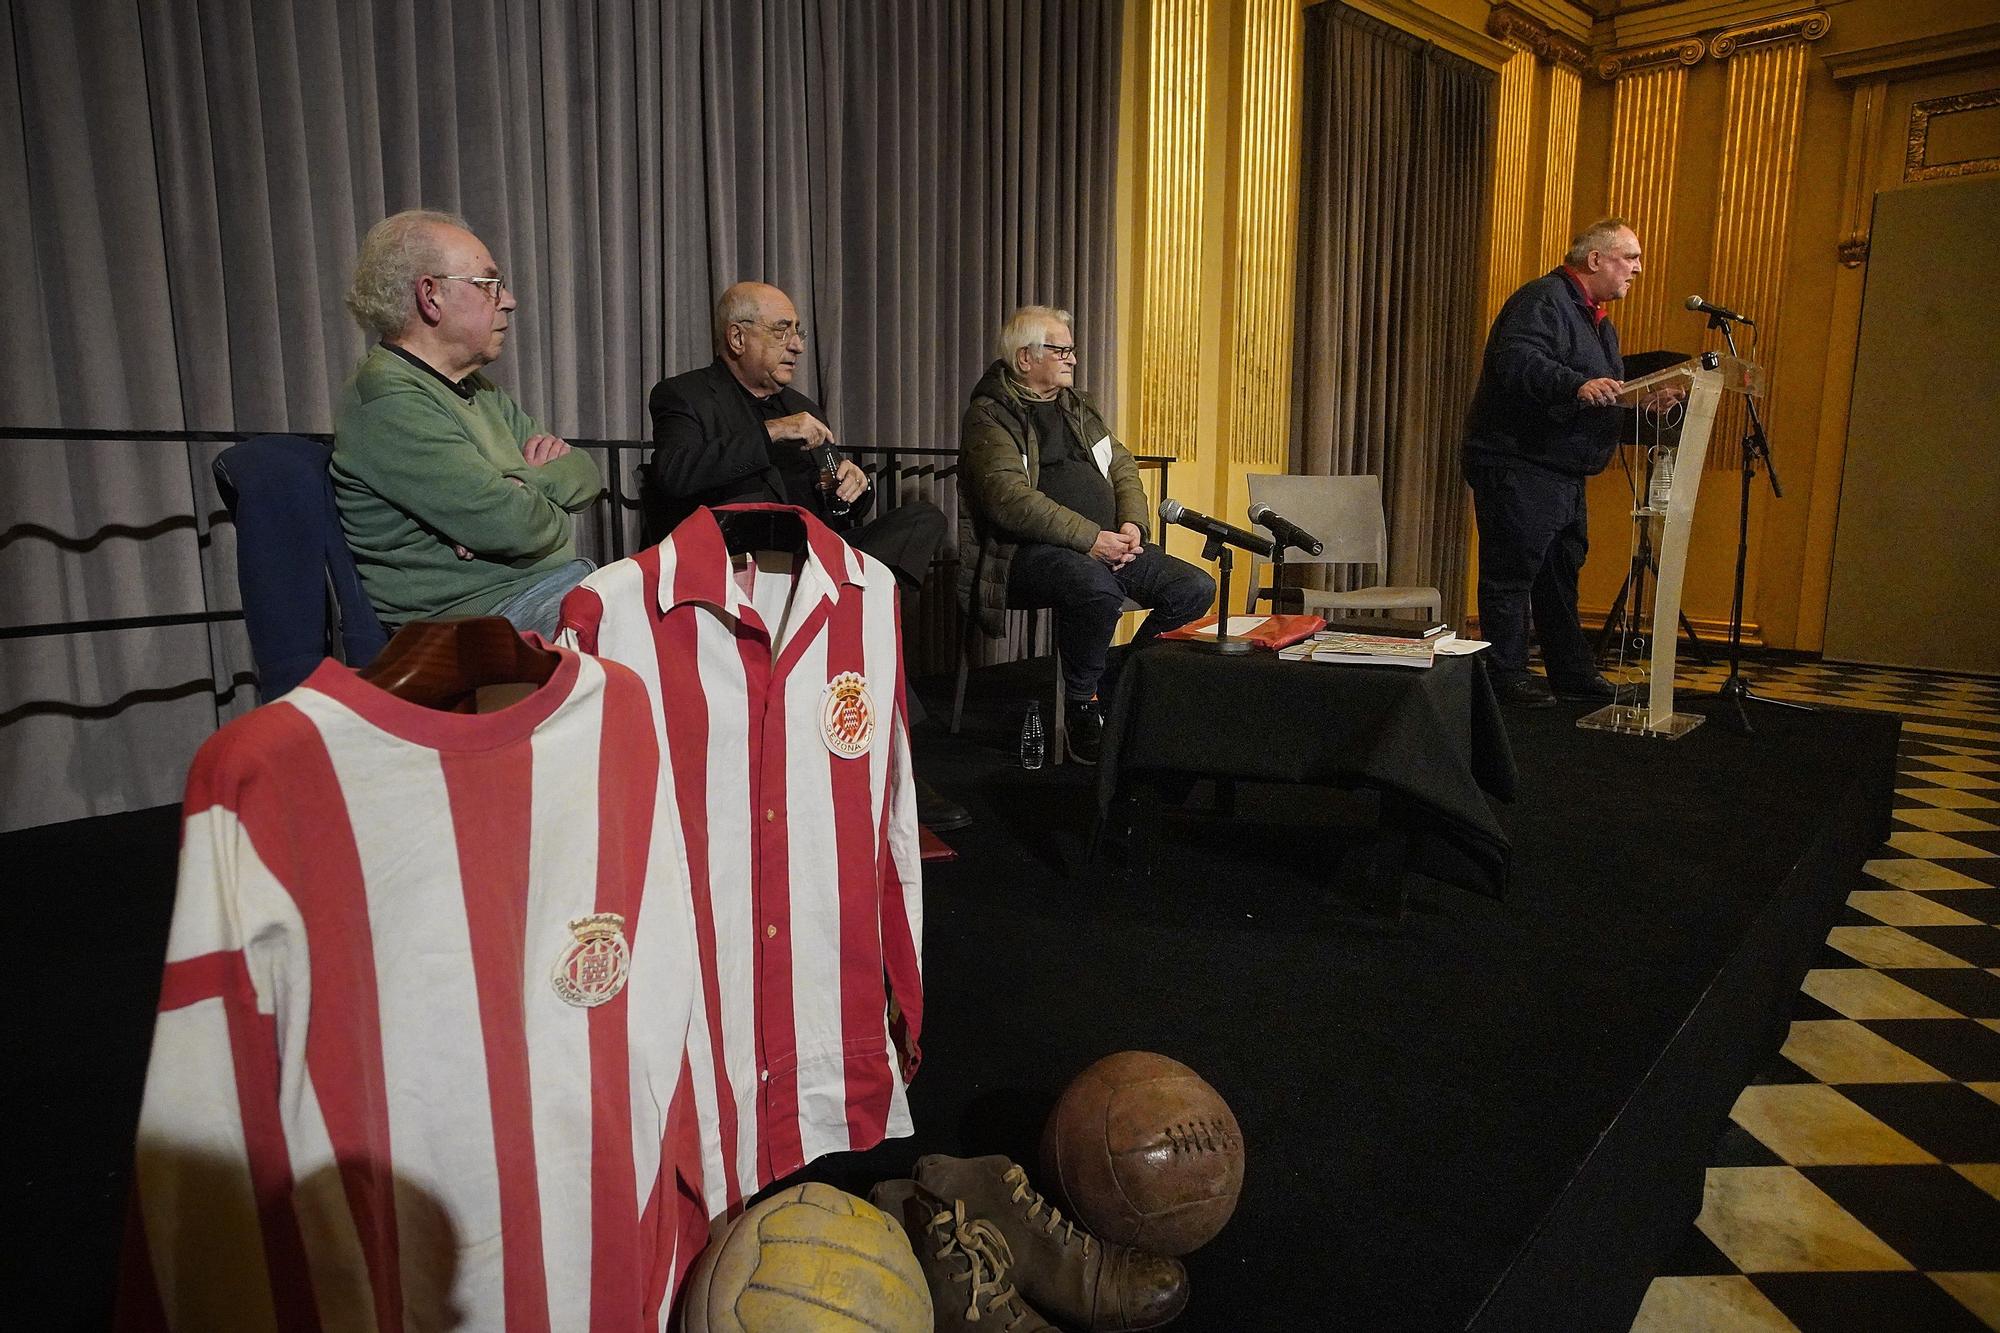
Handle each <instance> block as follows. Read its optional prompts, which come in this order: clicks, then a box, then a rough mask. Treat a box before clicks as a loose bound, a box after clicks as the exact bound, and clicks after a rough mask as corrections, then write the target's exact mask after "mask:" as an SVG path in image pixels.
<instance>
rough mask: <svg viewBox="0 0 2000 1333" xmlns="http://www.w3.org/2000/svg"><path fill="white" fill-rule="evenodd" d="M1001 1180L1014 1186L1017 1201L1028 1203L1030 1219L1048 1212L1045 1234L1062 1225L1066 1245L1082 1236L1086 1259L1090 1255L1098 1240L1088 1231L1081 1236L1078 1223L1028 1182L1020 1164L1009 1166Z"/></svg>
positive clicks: (1053, 1231) (1063, 1240)
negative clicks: (1064, 1214) (1077, 1226)
mask: <svg viewBox="0 0 2000 1333" xmlns="http://www.w3.org/2000/svg"><path fill="white" fill-rule="evenodd" d="M1000 1181H1001V1183H1002V1184H1005V1185H1012V1186H1013V1187H1014V1195H1013V1198H1014V1202H1015V1203H1025V1204H1027V1205H1028V1220H1029V1221H1030V1222H1033V1221H1034V1220H1035V1219H1036V1217H1037V1216H1038V1215H1039V1214H1041V1213H1044V1212H1046V1213H1047V1214H1048V1219H1047V1220H1046V1221H1044V1222H1043V1223H1042V1231H1043V1233H1044V1234H1045V1235H1050V1236H1053V1235H1055V1234H1056V1228H1057V1227H1061V1228H1062V1243H1063V1244H1064V1245H1071V1244H1074V1243H1075V1242H1076V1241H1077V1240H1078V1239H1079V1238H1080V1239H1081V1240H1082V1241H1083V1255H1084V1257H1085V1258H1086V1259H1087V1258H1089V1257H1090V1252H1091V1251H1092V1250H1093V1249H1095V1248H1096V1245H1097V1242H1096V1241H1095V1240H1094V1239H1093V1238H1092V1237H1091V1235H1090V1233H1089V1232H1087V1231H1086V1232H1083V1233H1081V1236H1080V1237H1079V1233H1078V1232H1077V1229H1076V1225H1075V1224H1074V1223H1073V1222H1071V1221H1070V1220H1069V1219H1068V1218H1066V1217H1064V1216H1063V1215H1062V1212H1061V1210H1060V1209H1058V1208H1057V1207H1056V1206H1055V1205H1054V1204H1052V1203H1050V1202H1049V1201H1048V1200H1047V1199H1044V1198H1043V1197H1042V1196H1041V1195H1040V1194H1038V1193H1037V1192H1036V1191H1035V1189H1034V1187H1033V1186H1031V1185H1030V1184H1028V1173H1027V1172H1026V1171H1024V1170H1022V1169H1021V1168H1020V1167H1018V1166H1010V1167H1008V1168H1007V1174H1006V1175H1004V1176H1002V1177H1000Z"/></svg>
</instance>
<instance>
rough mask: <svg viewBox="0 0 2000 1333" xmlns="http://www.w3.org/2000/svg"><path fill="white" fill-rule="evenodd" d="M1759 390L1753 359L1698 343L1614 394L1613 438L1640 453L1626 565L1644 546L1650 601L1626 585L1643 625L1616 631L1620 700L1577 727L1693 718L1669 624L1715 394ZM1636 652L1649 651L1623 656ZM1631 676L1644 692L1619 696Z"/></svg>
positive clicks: (1677, 727)
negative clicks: (1678, 685) (1680, 699)
mask: <svg viewBox="0 0 2000 1333" xmlns="http://www.w3.org/2000/svg"><path fill="white" fill-rule="evenodd" d="M1763 389H1764V377H1763V371H1762V369H1761V368H1759V367H1758V366H1756V365H1755V364H1753V363H1751V362H1749V361H1742V360H1738V359H1737V358H1736V357H1733V356H1723V355H1720V354H1718V353H1715V352H1705V353H1703V354H1702V355H1701V356H1699V357H1696V358H1695V359H1693V360H1691V361H1683V362H1681V363H1680V364H1679V365H1677V366H1669V367H1667V368H1666V369H1665V370H1661V371H1656V372H1654V373H1653V374H1651V375H1648V376H1646V377H1645V378H1643V379H1636V380H1629V381H1627V382H1626V385H1625V389H1624V392H1623V393H1621V394H1619V396H1618V405H1619V408H1620V410H1621V411H1623V412H1625V413H1626V414H1627V420H1626V421H1625V422H1624V423H1622V425H1621V427H1620V429H1621V431H1623V432H1625V433H1624V434H1622V435H1621V437H1620V438H1621V439H1622V440H1623V441H1624V442H1625V443H1626V444H1630V445H1636V446H1637V448H1638V451H1639V453H1640V454H1641V455H1642V456H1643V458H1644V460H1645V471H1644V477H1643V483H1642V485H1641V488H1640V491H1639V503H1638V505H1637V506H1636V507H1635V508H1634V509H1633V511H1632V548H1633V551H1634V553H1635V560H1634V566H1633V567H1634V568H1635V569H1637V568H1639V567H1640V566H1639V564H1638V555H1637V553H1638V552H1640V551H1641V550H1642V549H1643V548H1644V547H1646V546H1648V545H1650V547H1651V549H1652V551H1653V553H1654V559H1655V560H1656V561H1657V573H1656V574H1655V575H1654V578H1653V598H1652V604H1651V606H1650V607H1648V606H1647V605H1646V601H1645V599H1644V597H1643V596H1641V595H1639V594H1640V590H1639V589H1636V588H1635V589H1633V594H1634V596H1633V603H1634V605H1635V606H1636V607H1637V608H1638V610H1639V615H1640V618H1641V620H1642V621H1643V622H1644V623H1645V624H1646V625H1647V626H1649V627H1650V631H1649V632H1645V633H1640V634H1636V635H1621V636H1620V642H1619V662H1618V665H1617V668H1616V669H1615V670H1614V671H1613V673H1612V674H1613V675H1614V677H1615V678H1617V679H1618V680H1619V683H1620V685H1621V688H1620V690H1619V698H1618V701H1617V702H1614V703H1611V704H1608V705H1606V706H1605V707H1603V708H1600V709H1598V710H1597V711H1596V712H1594V713H1588V714H1586V715H1584V716H1583V717H1581V718H1578V719H1577V723H1576V724H1577V725H1578V726H1579V727H1583V728H1585V729H1586V730H1590V731H1615V732H1620V733H1622V734H1625V735H1629V736H1657V737H1663V738H1665V739H1668V740H1673V739H1675V738H1677V737H1680V736H1685V735H1686V734H1687V733H1688V732H1690V731H1693V730H1694V729H1695V728H1696V727H1698V726H1700V725H1701V723H1702V720H1703V719H1702V718H1701V717H1700V715H1699V714H1695V713H1676V712H1675V711H1674V652H1675V649H1676V647H1677V646H1678V640H1679V637H1680V636H1679V634H1678V633H1677V632H1676V628H1675V627H1676V626H1678V625H1679V624H1680V617H1681V580H1682V579H1683V578H1685V577H1686V575H1687V555H1688V537H1689V535H1690V533H1691V532H1692V531H1693V529H1694V506H1695V498H1696V496H1697V494H1698V493H1699V492H1700V490H1701V470H1702V464H1703V462H1704V460H1705V459H1706V458H1707V455H1708V436H1709V431H1710V430H1711V429H1713V427H1714V425H1715V413H1716V409H1717V408H1718V407H1719V406H1720V405H1721V402H1722V395H1723V394H1725V393H1747V394H1751V395H1760V394H1762V393H1763ZM1648 563H1649V564H1651V563H1652V562H1648ZM1635 653H1645V654H1647V656H1641V657H1634V658H1633V660H1627V657H1628V654H1635ZM1635 676H1643V678H1644V681H1643V686H1642V687H1641V688H1640V689H1639V690H1637V691H1636V694H1638V695H1642V696H1643V697H1639V698H1636V700H1635V701H1633V702H1627V701H1626V700H1627V697H1628V694H1632V693H1635V692H1634V691H1633V690H1632V687H1631V685H1630V684H1629V683H1628V682H1631V681H1632V680H1633V678H1634V677H1635Z"/></svg>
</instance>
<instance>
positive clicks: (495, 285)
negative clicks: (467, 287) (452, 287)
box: [430, 273, 507, 305]
mask: <svg viewBox="0 0 2000 1333" xmlns="http://www.w3.org/2000/svg"><path fill="white" fill-rule="evenodd" d="M430 276H431V277H433V278H436V279H437V280H438V281H439V282H469V283H471V284H472V285H473V286H475V287H479V288H483V289H484V290H485V292H486V297H487V299H488V300H490V301H491V302H493V304H494V305H499V304H500V292H501V291H502V289H504V288H505V287H506V286H507V279H505V278H475V277H473V276H471V275H470V274H466V273H433V274H431V275H430Z"/></svg>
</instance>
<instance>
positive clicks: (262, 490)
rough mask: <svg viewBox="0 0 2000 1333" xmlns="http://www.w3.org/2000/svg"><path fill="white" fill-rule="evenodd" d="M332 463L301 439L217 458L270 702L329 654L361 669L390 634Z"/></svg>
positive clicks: (249, 445) (260, 443)
mask: <svg viewBox="0 0 2000 1333" xmlns="http://www.w3.org/2000/svg"><path fill="white" fill-rule="evenodd" d="M327 457H328V451H327V447H326V446H325V445H323V444H316V443H314V442H313V441H311V440H308V439H305V438H303V437H301V436H297V435H259V436H257V437H255V438H254V439H249V440H245V441H243V442H242V443H241V444H233V445H231V446H230V447H229V448H227V449H225V450H223V451H222V453H221V454H220V455H219V456H218V457H217V458H216V460H215V479H216V482H217V484H218V485H219V486H220V487H221V490H222V498H223V501H224V503H226V504H227V505H228V506H229V512H230V513H231V514H232V515H234V516H235V519H236V585H237V589H238V591H239V592H240V593H241V594H242V597H243V620H244V622H245V625H246V626H247V628H248V629H249V631H250V655H251V656H252V657H253V658H255V659H256V662H257V693H258V694H259V696H260V697H261V698H262V700H263V702H265V703H269V702H271V700H273V699H275V698H277V697H278V696H279V695H281V694H283V693H285V692H286V691H287V690H289V689H291V688H292V687H293V686H295V685H297V684H298V683H299V682H300V681H302V680H304V679H305V678H306V677H307V676H309V675H311V674H312V670H313V668H314V667H316V666H318V665H319V664H320V662H321V661H322V660H323V659H324V658H325V657H326V656H327V652H328V649H329V648H332V647H337V648H338V649H339V652H340V656H341V660H342V661H344V662H346V663H347V664H348V665H349V666H355V667H361V666H366V665H367V664H368V662H369V661H370V660H371V659H372V658H373V657H374V656H375V654H376V653H378V652H380V651H381V649H382V645H383V642H384V641H385V639H386V638H387V636H386V635H385V634H384V633H383V630H382V622H381V621H380V620H378V619H377V618H376V616H375V608H374V607H372V606H370V605H369V604H368V597H367V594H365V593H363V592H362V590H361V579H360V576H359V575H357V574H356V573H355V572H354V555H353V553H352V552H350V551H349V550H348V549H347V542H346V539H345V538H343V537H342V536H341V533H340V516H339V515H338V514H337V513H335V512H334V507H333V483H332V482H331V481H329V480H328V479H327V475H326V463H327ZM330 621H331V622H333V623H332V624H329V622H330ZM336 626H337V630H338V635H337V638H336V636H335V634H334V633H333V630H334V628H335V627H336Z"/></svg>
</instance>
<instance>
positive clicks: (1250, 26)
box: [1229, 0, 1299, 467]
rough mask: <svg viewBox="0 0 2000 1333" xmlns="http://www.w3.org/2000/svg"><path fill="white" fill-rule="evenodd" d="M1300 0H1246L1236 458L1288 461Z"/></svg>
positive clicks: (1233, 405)
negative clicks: (1297, 48)
mask: <svg viewBox="0 0 2000 1333" xmlns="http://www.w3.org/2000/svg"><path fill="white" fill-rule="evenodd" d="M1298 17H1299V11H1298V5H1297V3H1296V0H1248V3H1247V5H1246V13H1245V16H1244V28H1245V32H1244V40H1243V46H1244V66H1243V96H1242V104H1241V112H1242V126H1243V154H1242V159H1241V165H1240V170H1239V173H1238V177H1237V185H1236V199H1237V203H1236V209H1237V219H1238V228H1239V230H1238V233H1237V242H1236V287H1235V291H1236V314H1235V330H1234V332H1233V335H1232V342H1233V344H1234V348H1235V353H1234V356H1233V357H1232V360H1231V370H1232V372H1233V377H1234V380H1233V384H1234V389H1233V393H1232V396H1231V400H1230V404H1229V439H1230V441H1231V446H1230V457H1231V458H1232V459H1234V460H1235V461H1236V462H1239V463H1259V464H1266V465H1271V466H1277V467H1282V466H1284V463H1285V457H1286V449H1287V443H1288V438H1287V437H1288V432H1287V427H1288V425H1289V423H1290V416H1291V412H1290V404H1289V402H1288V401H1287V398H1288V394H1289V392H1290V389H1291V377H1290V370H1291V365H1290V357H1291V346H1292V293H1291V290H1290V288H1291V282H1292V219H1293V218H1294V217H1295V216H1296V211H1295V209H1294V207H1293V201H1292V183H1293V161H1294V158H1293V155H1292V130H1293V126H1294V124H1295V116H1296V110H1295V104H1296V100H1297V92H1298V74H1297V63H1298V62H1297V57H1296V44H1297V40H1298Z"/></svg>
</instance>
